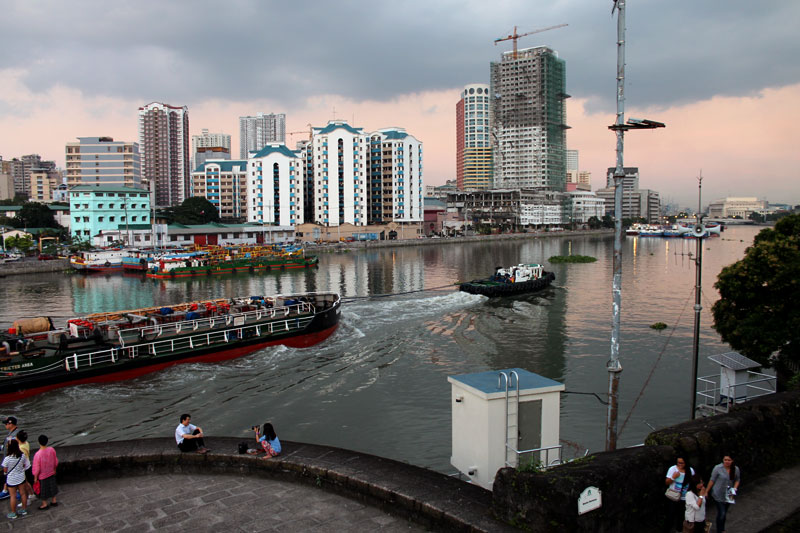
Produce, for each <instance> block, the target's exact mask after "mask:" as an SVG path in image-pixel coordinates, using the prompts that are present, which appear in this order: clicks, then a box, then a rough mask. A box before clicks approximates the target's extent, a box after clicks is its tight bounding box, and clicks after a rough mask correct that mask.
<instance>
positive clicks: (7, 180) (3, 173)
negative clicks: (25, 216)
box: [0, 156, 14, 200]
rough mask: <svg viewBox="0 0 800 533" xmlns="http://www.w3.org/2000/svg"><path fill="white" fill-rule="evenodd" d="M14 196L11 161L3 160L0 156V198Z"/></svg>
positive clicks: (9, 198) (4, 198) (8, 198)
mask: <svg viewBox="0 0 800 533" xmlns="http://www.w3.org/2000/svg"><path fill="white" fill-rule="evenodd" d="M13 198H14V171H13V169H12V165H11V161H4V160H3V156H0V200H11V199H13Z"/></svg>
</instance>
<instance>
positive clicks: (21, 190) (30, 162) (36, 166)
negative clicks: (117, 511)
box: [9, 154, 56, 197]
mask: <svg viewBox="0 0 800 533" xmlns="http://www.w3.org/2000/svg"><path fill="white" fill-rule="evenodd" d="M9 163H10V164H11V175H12V176H13V178H14V194H15V195H16V196H23V197H27V196H28V194H30V190H31V172H33V171H34V170H41V171H48V170H55V168H56V163H55V161H43V160H42V158H41V156H40V155H39V154H28V155H23V156H22V157H20V158H19V159H17V158H16V157H15V158H14V159H12V160H11V161H9Z"/></svg>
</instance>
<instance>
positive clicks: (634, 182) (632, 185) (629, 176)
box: [606, 167, 639, 191]
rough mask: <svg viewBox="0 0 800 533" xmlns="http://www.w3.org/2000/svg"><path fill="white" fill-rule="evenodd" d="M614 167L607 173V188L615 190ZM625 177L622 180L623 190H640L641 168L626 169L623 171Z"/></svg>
mask: <svg viewBox="0 0 800 533" xmlns="http://www.w3.org/2000/svg"><path fill="white" fill-rule="evenodd" d="M615 170H616V169H615V168H613V167H609V168H608V172H606V187H607V188H609V189H613V188H614V171H615ZM622 171H623V172H625V176H624V177H623V178H622V188H623V190H626V191H632V190H634V189H638V188H639V167H624V168H623V169H622Z"/></svg>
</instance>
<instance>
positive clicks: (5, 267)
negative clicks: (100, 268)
mask: <svg viewBox="0 0 800 533" xmlns="http://www.w3.org/2000/svg"><path fill="white" fill-rule="evenodd" d="M69 269H70V266H69V259H53V260H50V261H29V260H28V261H14V262H12V263H2V264H0V276H3V277H4V276H14V275H19V274H47V273H50V272H64V271H67V270H69Z"/></svg>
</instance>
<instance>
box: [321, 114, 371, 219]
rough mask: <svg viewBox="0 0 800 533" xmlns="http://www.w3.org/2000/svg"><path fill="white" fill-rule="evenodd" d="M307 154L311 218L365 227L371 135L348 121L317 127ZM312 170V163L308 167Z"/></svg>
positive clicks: (336, 121) (333, 122) (335, 121)
mask: <svg viewBox="0 0 800 533" xmlns="http://www.w3.org/2000/svg"><path fill="white" fill-rule="evenodd" d="M312 132H313V134H312V141H311V146H310V147H309V148H307V150H309V151H308V152H307V154H308V155H307V157H309V158H310V160H311V165H312V166H311V168H310V170H311V173H312V174H311V178H310V179H309V180H308V182H310V190H307V194H308V195H312V196H313V198H314V202H313V205H312V209H313V214H312V215H311V217H310V218H311V220H312V221H313V222H317V223H319V224H322V225H325V226H339V225H340V224H344V223H350V224H354V225H356V226H365V225H366V224H367V216H368V213H367V211H368V199H367V188H368V187H367V179H368V178H367V176H368V168H367V167H368V166H369V158H368V156H369V142H370V136H369V135H368V134H367V133H364V130H363V129H362V128H354V127H353V126H350V125H349V124H348V123H347V122H346V121H344V120H331V121H329V122H328V125H327V126H325V127H324V128H313V130H312ZM306 168H307V170H308V166H307V167H306Z"/></svg>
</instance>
